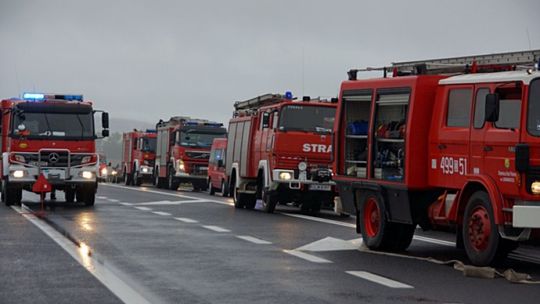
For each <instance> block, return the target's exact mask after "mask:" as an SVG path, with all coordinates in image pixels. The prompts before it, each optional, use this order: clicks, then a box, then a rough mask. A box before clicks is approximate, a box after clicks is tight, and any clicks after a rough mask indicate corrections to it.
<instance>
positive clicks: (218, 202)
mask: <svg viewBox="0 0 540 304" xmlns="http://www.w3.org/2000/svg"><path fill="white" fill-rule="evenodd" d="M103 185H104V186H107V187H112V188H120V189H126V190H132V191H139V192H147V193H155V194H160V195H168V196H174V197H183V198H189V199H193V200H201V202H205V203H206V202H210V203H216V204H220V205H227V206H234V203H232V202H223V201H218V200H212V199H201V198H200V197H195V196H189V195H183V194H177V193H171V192H162V191H157V190H150V189H148V188H145V187H141V188H132V187H126V186H120V185H112V184H103Z"/></svg>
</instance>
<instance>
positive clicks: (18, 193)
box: [2, 179, 22, 206]
mask: <svg viewBox="0 0 540 304" xmlns="http://www.w3.org/2000/svg"><path fill="white" fill-rule="evenodd" d="M2 200H3V201H4V204H6V206H12V205H15V206H20V205H21V201H22V189H19V188H15V187H13V186H11V185H10V184H9V182H8V181H7V179H6V181H5V182H4V186H3V187H2Z"/></svg>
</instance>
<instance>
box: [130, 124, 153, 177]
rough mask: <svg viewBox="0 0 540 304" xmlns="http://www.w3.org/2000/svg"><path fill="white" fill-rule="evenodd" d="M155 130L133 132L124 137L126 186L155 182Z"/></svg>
mask: <svg viewBox="0 0 540 304" xmlns="http://www.w3.org/2000/svg"><path fill="white" fill-rule="evenodd" d="M156 138H157V134H156V131H155V130H146V132H145V131H137V130H134V131H131V132H127V133H124V134H123V135H122V151H123V153H122V164H121V167H122V177H123V180H124V183H125V184H126V185H134V186H140V185H141V184H142V183H143V181H149V182H153V176H154V175H153V171H154V165H155V160H156Z"/></svg>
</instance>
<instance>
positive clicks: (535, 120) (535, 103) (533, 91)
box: [527, 78, 540, 136]
mask: <svg viewBox="0 0 540 304" xmlns="http://www.w3.org/2000/svg"><path fill="white" fill-rule="evenodd" d="M528 110H529V111H528V112H529V113H528V118H527V130H528V131H529V133H530V134H531V135H534V136H540V78H537V79H535V80H533V81H532V82H531V85H530V87H529V109H528Z"/></svg>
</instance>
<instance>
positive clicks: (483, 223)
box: [468, 207, 491, 251]
mask: <svg viewBox="0 0 540 304" xmlns="http://www.w3.org/2000/svg"><path fill="white" fill-rule="evenodd" d="M468 232H469V241H470V243H471V245H472V247H473V248H474V249H475V250H476V251H484V250H485V249H486V248H487V247H488V245H489V241H490V236H491V222H490V219H489V213H488V211H487V210H486V209H485V208H484V207H477V208H475V209H474V210H473V212H472V214H471V217H470V218H469V229H468Z"/></svg>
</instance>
